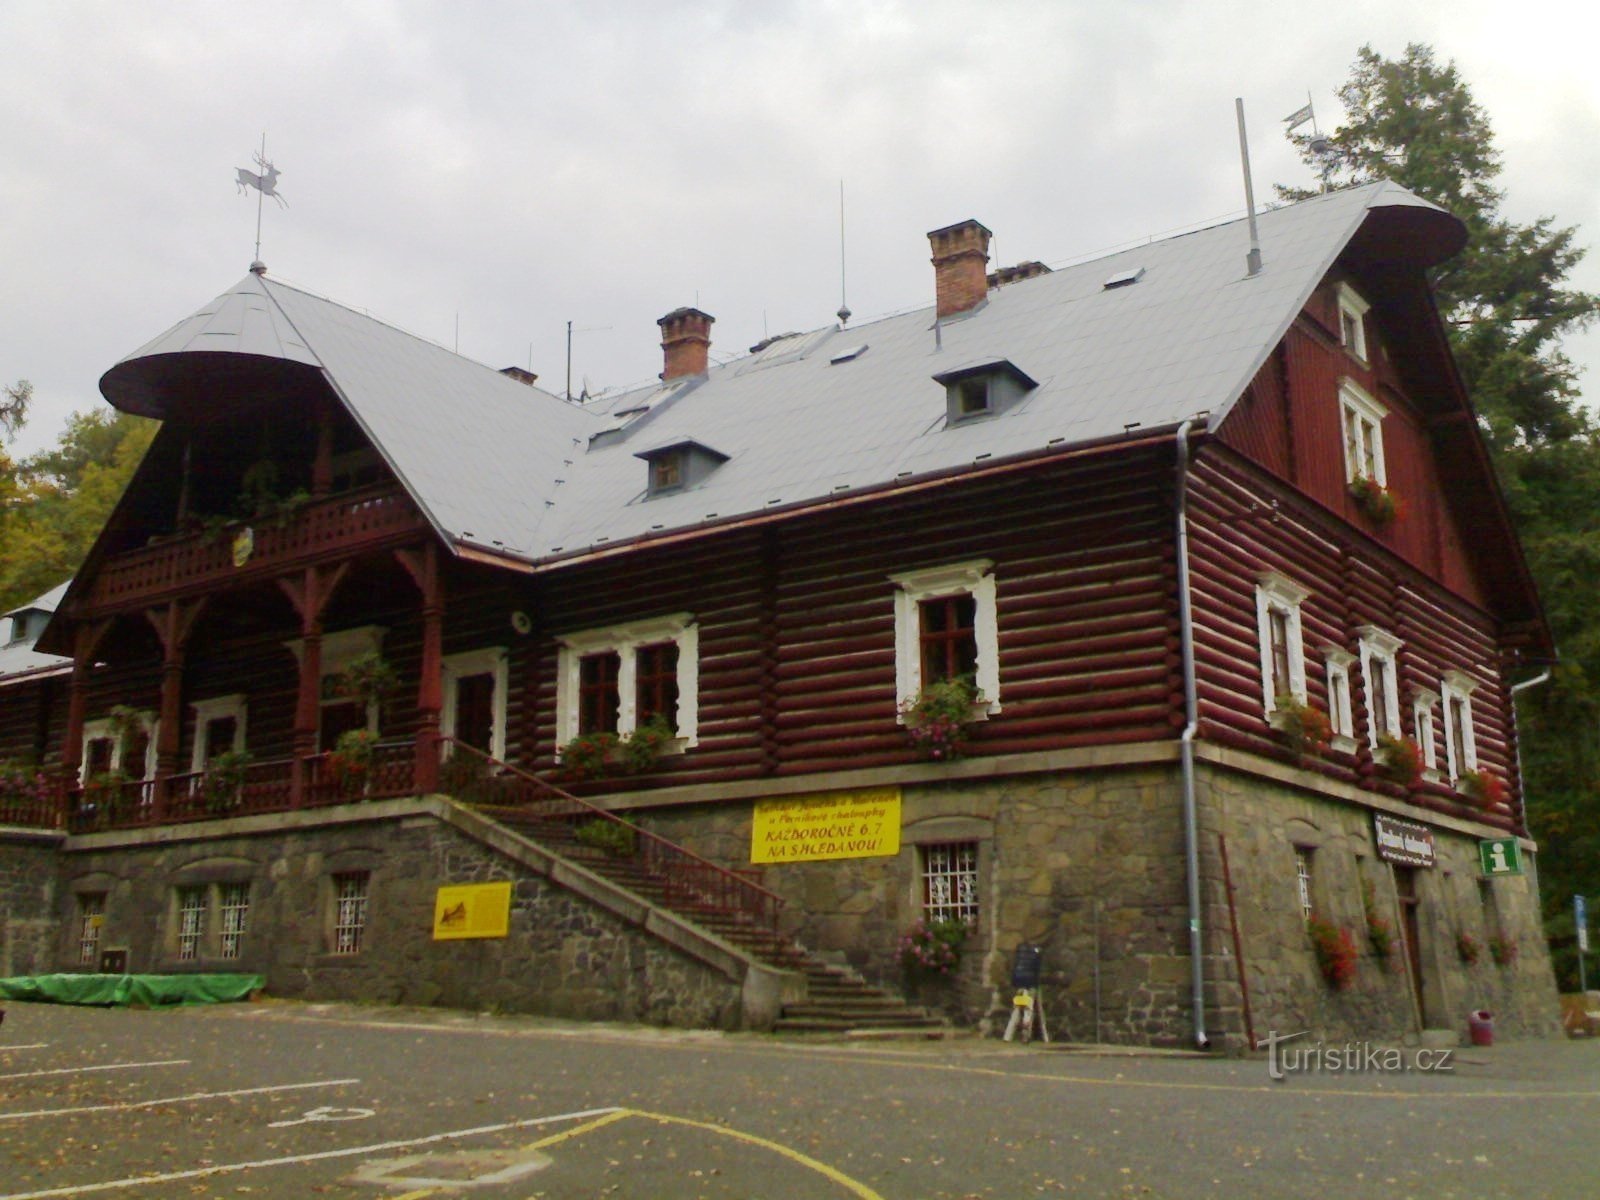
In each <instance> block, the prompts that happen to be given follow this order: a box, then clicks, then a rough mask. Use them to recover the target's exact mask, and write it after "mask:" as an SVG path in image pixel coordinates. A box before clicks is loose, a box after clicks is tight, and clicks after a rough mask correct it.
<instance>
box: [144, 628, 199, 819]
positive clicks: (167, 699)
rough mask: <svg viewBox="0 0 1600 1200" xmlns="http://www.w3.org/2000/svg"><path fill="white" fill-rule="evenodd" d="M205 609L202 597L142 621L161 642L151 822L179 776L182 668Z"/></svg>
mask: <svg viewBox="0 0 1600 1200" xmlns="http://www.w3.org/2000/svg"><path fill="white" fill-rule="evenodd" d="M205 606H206V598H205V597H204V596H202V597H200V598H199V599H197V600H195V601H193V602H192V603H190V604H188V605H185V604H184V603H183V602H182V601H180V600H173V601H170V602H169V603H168V604H167V606H166V608H164V609H162V608H151V609H146V610H145V614H144V615H145V619H146V620H147V621H149V622H150V624H151V625H152V626H153V627H154V628H155V631H156V636H157V637H158V638H160V640H161V715H160V723H159V728H158V730H157V732H156V778H155V786H154V788H153V789H152V791H153V811H152V813H151V816H152V818H153V819H154V820H155V821H156V822H157V823H159V822H160V821H161V819H162V818H163V817H164V816H165V815H166V799H167V780H168V779H170V778H171V777H172V776H174V775H176V774H177V773H178V750H179V748H180V747H181V746H182V744H183V664H184V657H185V654H186V652H187V649H188V646H189V634H190V632H191V631H193V629H194V623H195V619H196V618H197V617H199V615H200V613H201V610H203V609H204V608H205Z"/></svg>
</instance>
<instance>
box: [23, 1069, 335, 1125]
mask: <svg viewBox="0 0 1600 1200" xmlns="http://www.w3.org/2000/svg"><path fill="white" fill-rule="evenodd" d="M360 1082H361V1080H359V1079H316V1080H313V1081H312V1082H310V1083H275V1084H273V1085H271V1086H270V1087H253V1088H238V1089H236V1090H235V1091H231V1092H190V1093H189V1094H188V1095H187V1096H167V1097H165V1098H164V1099H161V1100H132V1101H129V1102H127V1103H124V1104H85V1105H82V1106H81V1107H78V1108H41V1109H38V1110H36V1111H34V1112H16V1113H0V1121H24V1120H27V1119H28V1118H30V1117H65V1116H72V1115H75V1114H77V1113H91V1112H124V1111H126V1110H128V1109H133V1108H154V1107H155V1106H156V1105H158V1104H187V1103H191V1102H193V1101H195V1100H226V1099H228V1098H230V1097H233V1096H260V1095H264V1094H266V1093H268V1092H296V1091H303V1090H305V1089H306V1088H319V1087H339V1086H340V1085H342V1084H347V1083H360Z"/></svg>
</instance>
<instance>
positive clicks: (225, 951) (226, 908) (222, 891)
mask: <svg viewBox="0 0 1600 1200" xmlns="http://www.w3.org/2000/svg"><path fill="white" fill-rule="evenodd" d="M249 918H250V885H249V884H248V883H225V884H223V885H222V886H221V887H220V888H218V889H217V920H218V923H219V924H220V926H221V934H222V936H221V941H220V950H221V956H222V957H223V958H238V957H239V951H240V949H241V948H242V946H243V943H244V931H245V927H246V925H247V924H248V923H249Z"/></svg>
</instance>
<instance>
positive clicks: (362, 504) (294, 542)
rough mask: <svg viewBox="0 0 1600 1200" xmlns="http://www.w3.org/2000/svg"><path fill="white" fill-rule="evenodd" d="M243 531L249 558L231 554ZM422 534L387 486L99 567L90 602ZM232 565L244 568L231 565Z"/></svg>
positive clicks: (109, 602)
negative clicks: (248, 538)
mask: <svg viewBox="0 0 1600 1200" xmlns="http://www.w3.org/2000/svg"><path fill="white" fill-rule="evenodd" d="M246 526H249V527H250V530H251V535H250V536H251V541H250V545H249V547H248V549H249V553H248V555H244V554H243V548H240V553H238V554H236V553H235V542H236V540H237V538H238V536H239V534H240V533H241V532H242V531H243V530H244V528H245V527H246ZM424 528H425V525H424V522H423V519H422V517H421V516H420V515H419V514H418V513H417V510H416V508H415V507H414V506H413V505H412V503H411V501H410V499H409V498H408V497H407V496H406V494H405V493H404V492H403V491H401V490H400V489H398V488H395V487H392V486H389V485H387V484H385V485H382V486H379V487H371V488H363V489H362V490H360V491H354V492H345V493H343V494H342V495H339V496H333V497H330V498H328V499H326V500H318V501H314V502H312V503H309V504H306V505H305V506H304V507H302V508H299V509H297V510H295V511H294V512H293V513H290V514H288V515H286V516H283V517H267V518H264V519H262V520H261V521H258V522H251V521H241V522H239V523H237V524H234V525H228V526H225V527H224V528H223V529H222V530H221V531H220V532H218V533H213V534H206V533H192V534H184V535H181V536H178V537H175V538H173V539H171V540H169V541H164V542H160V543H159V544H157V545H153V546H145V547H142V548H141V549H138V550H131V551H129V552H127V553H125V554H118V555H115V556H113V557H111V558H109V559H107V560H106V562H104V563H103V564H101V567H100V570H99V573H98V574H97V575H96V576H95V580H94V586H93V588H92V590H91V593H90V597H89V602H90V604H91V605H94V606H116V605H119V604H126V603H130V602H133V601H143V600H148V599H150V598H152V597H156V596H161V595H164V594H167V593H171V592H177V591H181V590H188V589H193V588H198V587H202V586H204V585H206V584H209V583H212V582H215V581H218V580H223V579H236V578H239V577H241V576H245V575H254V574H259V573H265V572H271V571H276V570H282V569H283V568H285V567H291V566H294V565H295V564H296V563H299V562H302V561H309V560H311V559H314V558H317V557H320V556H322V555H323V554H326V553H327V552H328V551H330V550H339V549H344V548H355V547H359V546H363V545H366V544H369V543H373V542H379V541H383V540H385V539H386V538H389V537H396V538H399V537H401V536H403V535H407V534H411V533H414V532H418V531H421V530H422V529H424ZM236 558H242V561H240V562H236V561H235V559H236Z"/></svg>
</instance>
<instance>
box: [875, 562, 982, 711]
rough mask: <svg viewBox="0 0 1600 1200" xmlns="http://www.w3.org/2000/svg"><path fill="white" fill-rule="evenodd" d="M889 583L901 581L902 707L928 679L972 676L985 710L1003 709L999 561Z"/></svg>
mask: <svg viewBox="0 0 1600 1200" xmlns="http://www.w3.org/2000/svg"><path fill="white" fill-rule="evenodd" d="M889 581H890V582H891V583H893V584H894V585H895V593H894V675H895V706H896V708H898V709H903V708H904V707H905V706H906V705H907V704H909V703H911V702H912V701H914V700H916V698H917V696H918V694H919V693H920V692H921V691H922V688H923V685H924V684H925V683H934V682H937V681H938V680H939V679H945V678H950V677H952V676H960V675H966V674H970V675H971V676H972V682H973V685H974V686H975V687H976V688H977V690H978V695H979V696H980V697H981V704H980V705H979V710H980V711H981V713H982V714H985V715H987V714H990V713H997V712H999V711H1000V618H999V613H998V611H997V608H996V604H995V581H994V564H993V563H992V562H990V561H989V560H988V559H986V558H978V559H972V560H970V561H968V562H959V563H949V564H946V565H945V566H940V567H930V568H927V569H925V570H920V571H907V572H904V573H902V574H899V575H891V576H889ZM967 622H970V624H968V623H967ZM902 719H903V717H902Z"/></svg>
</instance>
